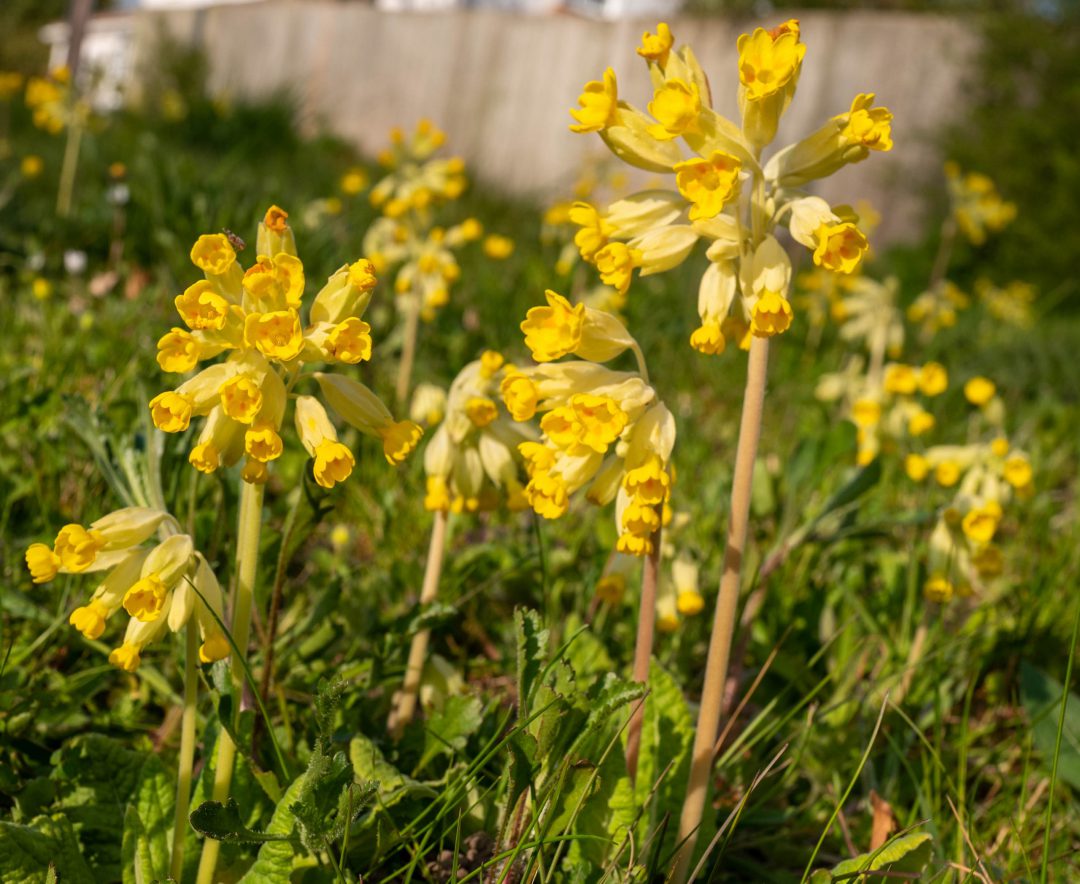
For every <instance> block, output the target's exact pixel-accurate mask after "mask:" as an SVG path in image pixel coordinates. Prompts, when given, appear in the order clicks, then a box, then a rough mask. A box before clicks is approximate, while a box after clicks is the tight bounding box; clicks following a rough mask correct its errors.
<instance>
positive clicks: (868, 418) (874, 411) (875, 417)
mask: <svg viewBox="0 0 1080 884" xmlns="http://www.w3.org/2000/svg"><path fill="white" fill-rule="evenodd" d="M851 420H852V422H853V423H854V424H855V425H856V426H858V427H863V428H868V427H876V426H877V425H878V423H879V422H880V421H881V403H880V402H876V401H874V400H873V399H857V400H855V402H853V403H852V405H851Z"/></svg>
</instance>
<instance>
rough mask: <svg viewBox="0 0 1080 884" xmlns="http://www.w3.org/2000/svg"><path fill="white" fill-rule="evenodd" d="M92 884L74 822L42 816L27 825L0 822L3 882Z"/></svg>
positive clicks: (0, 854) (0, 861) (0, 871)
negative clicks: (49, 881)
mask: <svg viewBox="0 0 1080 884" xmlns="http://www.w3.org/2000/svg"><path fill="white" fill-rule="evenodd" d="M50 877H51V878H52V880H56V879H57V878H59V879H60V880H61V881H63V882H64V884H84V882H85V884H93V882H94V880H95V878H94V875H93V874H92V873H91V871H90V867H89V866H88V865H87V864H86V860H85V859H83V855H82V849H81V847H80V845H79V842H78V839H77V838H76V837H75V831H74V828H73V827H72V825H71V823H70V822H69V821H68V820H67V819H66V818H65V817H64V815H63V814H54V815H53V816H39V817H35V818H34V819H33V820H31V821H30V824H29V825H27V826H20V825H17V824H15V823H8V822H0V881H12V882H15V881H18V882H19V884H39V882H45V881H48V880H50Z"/></svg>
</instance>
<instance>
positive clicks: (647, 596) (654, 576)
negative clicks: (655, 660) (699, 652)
mask: <svg viewBox="0 0 1080 884" xmlns="http://www.w3.org/2000/svg"><path fill="white" fill-rule="evenodd" d="M657 513H658V514H659V515H661V516H662V515H663V504H660V505H659V506H657ZM661 530H662V529H660V528H657V529H656V533H654V534H653V536H652V551H651V552H650V553H649V555H648V556H647V557H646V559H645V567H644V568H643V569H642V574H641V605H640V607H639V609H638V627H637V640H636V642H635V643H634V674H633V678H634V681H637V682H641V683H642V684H648V682H649V661H650V660H651V659H652V650H653V637H654V635H655V634H656V590H657V585H658V584H659V582H660V532H661ZM644 721H645V703H644V702H641V703H638V705H637V708H635V709H634V713H633V715H632V716H631V717H630V724H629V726H628V727H627V729H626V770H627V773H629V775H630V780H631V781H633V780H635V779H636V778H637V765H638V754H639V753H640V751H641V727H642V724H643V723H644Z"/></svg>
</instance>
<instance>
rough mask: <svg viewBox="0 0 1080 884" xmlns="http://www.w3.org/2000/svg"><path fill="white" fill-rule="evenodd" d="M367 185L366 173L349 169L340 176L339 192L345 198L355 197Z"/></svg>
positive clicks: (359, 169)
mask: <svg viewBox="0 0 1080 884" xmlns="http://www.w3.org/2000/svg"><path fill="white" fill-rule="evenodd" d="M367 185H368V176H367V173H366V172H365V171H364V170H363V169H361V168H358V167H356V168H352V169H349V170H348V171H347V172H346V173H345V174H344V175H342V176H341V192H342V193H344V194H345V195H346V196H356V195H357V194H358V193H360V191H362V190H363V189H364V188H365V187H367Z"/></svg>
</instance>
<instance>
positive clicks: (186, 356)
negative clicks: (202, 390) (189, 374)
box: [157, 328, 199, 374]
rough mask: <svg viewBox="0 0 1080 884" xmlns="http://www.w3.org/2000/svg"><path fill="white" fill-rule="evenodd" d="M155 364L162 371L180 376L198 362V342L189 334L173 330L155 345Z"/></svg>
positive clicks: (182, 330)
mask: <svg viewBox="0 0 1080 884" xmlns="http://www.w3.org/2000/svg"><path fill="white" fill-rule="evenodd" d="M157 348H158V353H157V363H158V365H160V366H161V370H162V371H168V372H175V373H177V374H182V373H183V372H186V371H191V370H192V369H193V368H194V367H195V366H196V365H197V364H198V362H199V342H198V341H197V340H196V339H195V338H194V337H193V336H192V335H191V333H190V332H187V331H184V329H182V328H174V329H172V330H171V331H169V332H168V334H165V335H162V336H161V339H160V340H159V341H158V343H157Z"/></svg>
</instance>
